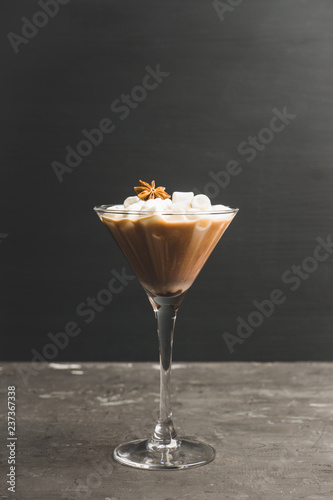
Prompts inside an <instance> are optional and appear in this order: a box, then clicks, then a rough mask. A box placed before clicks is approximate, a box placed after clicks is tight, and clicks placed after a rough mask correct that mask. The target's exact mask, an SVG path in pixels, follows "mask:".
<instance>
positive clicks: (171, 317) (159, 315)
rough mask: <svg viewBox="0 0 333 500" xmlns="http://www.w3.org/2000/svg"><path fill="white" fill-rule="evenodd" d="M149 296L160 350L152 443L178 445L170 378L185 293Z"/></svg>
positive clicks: (153, 444)
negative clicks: (155, 422) (173, 295)
mask: <svg viewBox="0 0 333 500" xmlns="http://www.w3.org/2000/svg"><path fill="white" fill-rule="evenodd" d="M148 296H149V299H150V302H151V304H152V306H153V308H154V311H155V317H156V320H157V333H158V339H159V351H160V414H159V419H158V422H157V424H156V426H155V430H154V434H153V437H152V439H151V440H150V444H151V445H152V446H157V447H160V446H168V447H169V446H170V445H171V446H172V445H174V446H175V447H177V445H178V442H177V433H176V431H175V428H174V425H173V422H172V411H171V396H170V393H171V386H170V378H171V363H172V346H173V335H174V328H175V322H176V317H177V311H178V308H179V305H180V303H181V301H182V299H183V296H184V294H182V295H181V296H177V297H156V296H155V297H152V296H151V295H150V294H148Z"/></svg>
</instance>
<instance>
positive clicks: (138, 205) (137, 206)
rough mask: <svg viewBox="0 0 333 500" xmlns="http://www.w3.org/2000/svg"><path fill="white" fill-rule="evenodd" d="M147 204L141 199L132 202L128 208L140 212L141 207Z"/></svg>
mask: <svg viewBox="0 0 333 500" xmlns="http://www.w3.org/2000/svg"><path fill="white" fill-rule="evenodd" d="M144 204H145V202H144V201H142V200H139V201H138V202H137V203H132V204H131V205H130V206H129V207H127V208H128V210H131V211H133V212H140V210H141V208H142V207H143V205H144Z"/></svg>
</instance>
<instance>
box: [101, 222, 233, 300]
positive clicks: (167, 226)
mask: <svg viewBox="0 0 333 500" xmlns="http://www.w3.org/2000/svg"><path fill="white" fill-rule="evenodd" d="M111 217H113V216H112V215H110V216H106V215H105V214H104V215H103V216H102V217H101V219H102V221H103V222H104V224H105V225H106V227H107V228H108V229H109V231H110V233H111V234H112V236H113V237H114V239H115V240H116V242H117V243H118V245H119V247H120V248H121V250H122V251H123V253H124V255H125V257H126V258H127V260H128V262H129V263H130V265H131V267H132V268H133V271H134V272H135V273H136V275H137V276H138V278H139V280H140V281H141V283H142V285H143V286H144V287H145V288H146V289H147V290H149V291H150V292H152V293H153V294H155V295H159V296H173V295H179V294H181V293H182V292H184V291H186V290H187V289H188V288H189V287H190V286H191V285H192V283H193V281H194V280H195V278H196V277H197V275H198V274H199V272H200V271H201V269H202V266H203V265H204V264H205V262H206V260H207V259H208V257H209V255H210V254H211V252H212V251H213V249H214V247H215V245H216V243H217V242H218V241H219V239H220V238H221V236H222V234H223V233H224V231H225V230H226V229H227V227H228V226H229V224H230V222H231V220H232V218H233V216H232V215H230V219H229V220H218V219H219V216H214V215H209V218H208V217H206V218H200V219H199V220H193V221H192V220H191V221H184V222H183V221H181V222H176V221H172V219H171V218H170V221H171V222H170V221H168V222H165V221H164V220H163V219H161V217H159V216H154V215H152V216H149V217H147V215H146V216H145V217H140V218H139V219H137V220H133V221H132V220H130V219H119V220H117V219H112V218H111ZM171 217H172V216H171Z"/></svg>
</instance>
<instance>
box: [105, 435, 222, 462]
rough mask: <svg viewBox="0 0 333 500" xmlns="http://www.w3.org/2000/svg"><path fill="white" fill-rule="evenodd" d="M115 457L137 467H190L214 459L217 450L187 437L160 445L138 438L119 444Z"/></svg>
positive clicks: (114, 453)
mask: <svg viewBox="0 0 333 500" xmlns="http://www.w3.org/2000/svg"><path fill="white" fill-rule="evenodd" d="M113 457H114V459H115V460H117V462H120V463H121V464H123V465H128V466H129V467H136V468H137V469H150V470H163V469H164V470H167V469H188V468H189V467H199V466H200V465H205V464H208V463H209V462H211V461H212V460H214V458H215V450H214V448H212V447H211V446H209V444H205V443H200V442H199V441H189V440H187V439H177V440H172V442H171V443H170V445H159V446H156V445H155V444H154V443H152V441H151V440H149V439H136V440H135V441H130V442H128V443H124V444H120V445H119V446H117V448H116V449H115V450H114V452H113Z"/></svg>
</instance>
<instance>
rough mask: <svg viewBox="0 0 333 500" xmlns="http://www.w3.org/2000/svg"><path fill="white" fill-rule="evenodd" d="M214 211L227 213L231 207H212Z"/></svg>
mask: <svg viewBox="0 0 333 500" xmlns="http://www.w3.org/2000/svg"><path fill="white" fill-rule="evenodd" d="M211 208H212V211H215V210H218V211H221V212H223V211H226V210H230V207H227V206H225V205H212V207H211Z"/></svg>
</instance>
